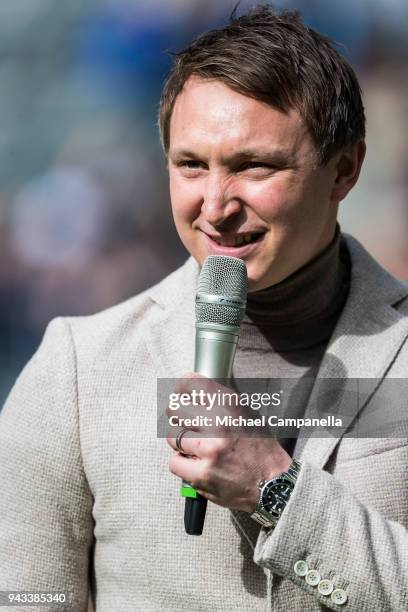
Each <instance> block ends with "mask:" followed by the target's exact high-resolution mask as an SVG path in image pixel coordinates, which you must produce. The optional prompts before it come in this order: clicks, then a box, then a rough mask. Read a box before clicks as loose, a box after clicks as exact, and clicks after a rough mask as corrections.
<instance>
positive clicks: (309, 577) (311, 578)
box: [305, 569, 321, 586]
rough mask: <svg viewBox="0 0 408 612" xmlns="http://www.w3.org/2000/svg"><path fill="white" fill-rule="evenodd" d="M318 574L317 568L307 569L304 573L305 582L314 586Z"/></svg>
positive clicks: (317, 582)
mask: <svg viewBox="0 0 408 612" xmlns="http://www.w3.org/2000/svg"><path fill="white" fill-rule="evenodd" d="M320 578H321V576H320V574H319V572H318V571H317V570H314V569H312V570H309V571H308V572H307V574H306V578H305V580H306V582H307V584H310V586H316V585H317V584H319V582H320Z"/></svg>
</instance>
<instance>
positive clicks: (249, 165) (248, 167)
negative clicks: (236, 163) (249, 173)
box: [239, 161, 272, 172]
mask: <svg viewBox="0 0 408 612" xmlns="http://www.w3.org/2000/svg"><path fill="white" fill-rule="evenodd" d="M271 167H272V166H270V165H269V164H267V163H265V162H261V161H250V162H245V163H243V164H242V165H241V166H240V167H239V172H242V171H245V170H253V169H256V168H262V169H265V168H266V169H268V170H269V169H270V168H271Z"/></svg>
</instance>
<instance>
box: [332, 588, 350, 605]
mask: <svg viewBox="0 0 408 612" xmlns="http://www.w3.org/2000/svg"><path fill="white" fill-rule="evenodd" d="M331 600H332V602H333V603H335V604H338V605H339V606H341V605H342V604H345V603H346V601H347V593H346V591H343V589H334V591H333V593H332V594H331Z"/></svg>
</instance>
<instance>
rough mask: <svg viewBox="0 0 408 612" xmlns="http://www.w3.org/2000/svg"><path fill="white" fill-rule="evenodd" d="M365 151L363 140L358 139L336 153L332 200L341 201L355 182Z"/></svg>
mask: <svg viewBox="0 0 408 612" xmlns="http://www.w3.org/2000/svg"><path fill="white" fill-rule="evenodd" d="M365 153H366V144H365V142H364V140H359V141H358V142H356V143H355V144H354V145H352V146H351V147H350V148H348V149H345V150H344V151H342V152H341V153H339V154H338V158H337V163H336V167H335V172H336V179H335V182H334V185H333V190H332V200H333V201H335V202H341V200H344V198H345V197H346V195H347V194H348V192H349V191H350V189H352V188H353V187H354V185H355V184H356V183H357V180H358V177H359V176H360V170H361V166H362V165H363V161H364V157H365Z"/></svg>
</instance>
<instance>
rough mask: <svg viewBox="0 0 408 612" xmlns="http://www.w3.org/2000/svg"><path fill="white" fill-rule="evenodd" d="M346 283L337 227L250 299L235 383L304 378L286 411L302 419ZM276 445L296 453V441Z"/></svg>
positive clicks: (347, 273)
mask: <svg viewBox="0 0 408 612" xmlns="http://www.w3.org/2000/svg"><path fill="white" fill-rule="evenodd" d="M349 280H350V258H349V255H348V251H347V247H346V245H345V243H344V241H342V239H341V233H340V228H339V226H338V225H337V228H336V234H335V237H334V238H333V241H332V242H331V243H330V245H329V246H328V247H327V248H326V249H325V250H324V251H323V252H322V253H320V254H319V255H318V256H317V257H315V258H314V259H313V260H312V261H310V262H309V263H307V264H306V265H305V266H303V267H302V268H300V269H299V270H297V271H296V272H294V273H293V274H292V275H291V276H289V277H288V278H286V279H285V280H283V281H282V282H280V283H278V284H276V285H273V286H271V287H268V288H266V289H263V290H261V291H257V292H255V293H250V294H248V298H247V309H246V316H245V318H244V320H243V322H242V325H241V334H240V338H239V343H238V348H237V353H236V357H235V361H234V378H262V379H271V378H273V379H275V378H280V379H285V378H291V379H293V378H295V379H302V384H301V385H299V390H300V391H299V390H298V391H297V392H296V402H293V404H292V403H291V405H290V406H288V407H287V410H288V411H287V412H285V416H291V417H295V416H297V417H301V416H302V415H303V413H304V409H305V407H306V404H307V401H308V399H309V395H310V392H311V390H312V386H313V381H314V378H315V377H316V375H317V372H318V369H319V366H320V363H321V360H322V357H323V355H324V352H325V350H326V348H327V344H328V342H329V339H330V336H331V335H332V332H333V330H334V327H335V325H336V323H337V320H338V318H339V316H340V313H341V311H342V309H343V307H344V304H345V301H346V299H347V294H348V289H349ZM291 398H292V395H291ZM294 404H296V405H294ZM280 442H281V444H282V445H283V446H284V448H285V449H286V450H287V452H288V453H289V454H290V455H293V454H294V450H295V444H296V439H294V438H281V439H280Z"/></svg>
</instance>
